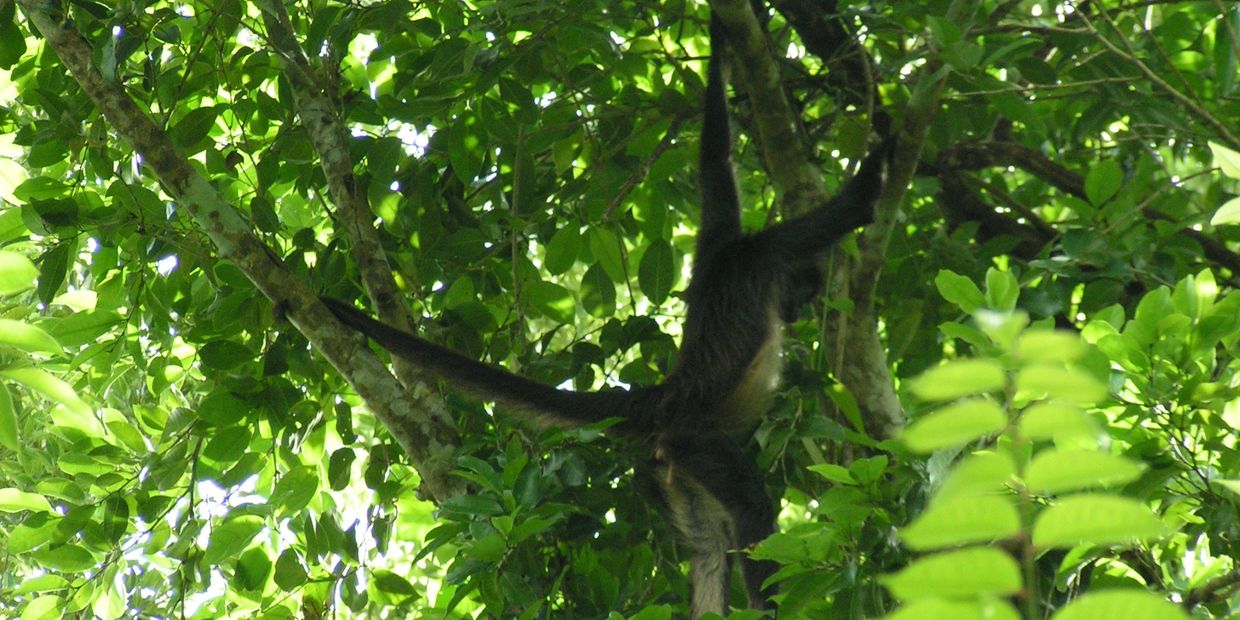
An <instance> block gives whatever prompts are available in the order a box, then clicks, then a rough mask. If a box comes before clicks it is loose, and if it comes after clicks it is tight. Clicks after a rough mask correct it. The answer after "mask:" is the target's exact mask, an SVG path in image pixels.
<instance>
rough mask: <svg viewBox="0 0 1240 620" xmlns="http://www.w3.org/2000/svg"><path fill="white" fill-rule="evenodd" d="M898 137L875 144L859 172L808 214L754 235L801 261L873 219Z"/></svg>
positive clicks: (786, 256)
mask: <svg viewBox="0 0 1240 620" xmlns="http://www.w3.org/2000/svg"><path fill="white" fill-rule="evenodd" d="M894 143H895V140H894V139H892V138H888V139H886V140H883V142H882V143H881V144H879V145H878V146H876V147H874V150H872V151H870V154H869V155H866V158H865V160H863V161H862V162H861V169H860V170H858V171H857V175H856V176H854V177H853V178H851V179H849V180H848V183H846V184H845V185H844V187H843V188H842V189H840V191H839V192H838V193H837V194H836V195H834V196H832V197H831V198H830V199H829V200H827V202H826V203H825V204H823V205H821V206H819V207H817V208H815V209H813V210H811V211H810V212H808V213H805V214H803V215H800V216H797V217H795V218H792V219H790V220H784V221H782V222H780V223H779V224H776V225H775V226H771V227H769V228H767V229H765V230H763V231H762V232H760V233H758V234H757V235H755V237H757V238H758V239H761V240H762V242H763V243H768V244H770V245H771V247H773V248H775V250H776V251H777V252H779V253H780V254H781V255H782V256H783V257H784V258H785V259H786V260H789V261H792V262H800V261H806V260H812V259H814V258H815V257H818V256H821V255H822V253H823V252H825V251H826V250H827V249H828V248H830V247H831V246H832V245H833V244H834V243H835V242H836V241H839V240H840V238H841V237H843V236H844V235H846V234H848V233H849V232H852V231H853V230H855V229H857V228H859V227H861V226H865V225H866V224H869V223H870V222H873V221H874V204H875V203H876V202H877V201H878V196H879V194H880V193H882V191H883V183H884V182H885V181H886V178H887V166H888V164H889V163H890V159H891V152H892V149H893V147H894Z"/></svg>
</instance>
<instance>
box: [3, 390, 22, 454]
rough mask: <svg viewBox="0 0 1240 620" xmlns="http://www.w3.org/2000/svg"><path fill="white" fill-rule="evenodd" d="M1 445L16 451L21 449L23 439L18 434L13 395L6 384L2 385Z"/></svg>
mask: <svg viewBox="0 0 1240 620" xmlns="http://www.w3.org/2000/svg"><path fill="white" fill-rule="evenodd" d="M0 446H4V447H6V448H8V449H10V450H12V451H14V452H18V451H20V450H21V440H20V438H19V437H18V436H17V410H16V408H14V407H13V395H12V394H11V393H10V392H9V388H7V387H5V386H4V385H0Z"/></svg>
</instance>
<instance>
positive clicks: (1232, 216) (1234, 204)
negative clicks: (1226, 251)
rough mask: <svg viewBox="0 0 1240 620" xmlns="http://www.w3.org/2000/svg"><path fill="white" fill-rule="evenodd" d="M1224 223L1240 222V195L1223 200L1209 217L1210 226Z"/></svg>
mask: <svg viewBox="0 0 1240 620" xmlns="http://www.w3.org/2000/svg"><path fill="white" fill-rule="evenodd" d="M1226 224H1240V197H1237V198H1232V199H1231V200H1228V201H1227V202H1224V203H1223V206H1221V207H1219V208H1218V210H1217V211H1215V212H1214V215H1213V216H1212V217H1211V218H1210V225H1211V226H1223V225H1226Z"/></svg>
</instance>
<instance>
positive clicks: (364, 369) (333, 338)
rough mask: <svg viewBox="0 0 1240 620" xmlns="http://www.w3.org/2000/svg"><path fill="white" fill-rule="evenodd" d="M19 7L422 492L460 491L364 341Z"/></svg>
mask: <svg viewBox="0 0 1240 620" xmlns="http://www.w3.org/2000/svg"><path fill="white" fill-rule="evenodd" d="M19 5H20V6H21V8H22V11H23V12H24V13H25V15H26V16H27V18H28V19H29V21H30V23H31V25H32V26H33V29H34V30H37V31H38V32H39V33H40V34H41V35H42V36H43V38H44V40H45V41H46V43H47V45H48V47H49V48H50V49H51V51H52V52H53V53H54V54H55V55H56V56H57V57H58V58H59V59H60V61H61V63H63V64H64V66H65V67H66V68H67V69H68V70H69V72H70V74H72V76H73V78H74V79H75V80H76V81H77V82H78V84H79V85H80V86H81V87H82V90H83V91H84V92H85V93H86V94H87V96H89V97H90V99H91V100H92V101H93V102H94V104H95V106H96V107H97V108H98V109H99V111H100V112H101V113H102V114H103V116H104V118H106V119H107V121H108V123H110V124H111V125H112V127H113V128H114V129H115V130H116V131H117V133H118V134H119V135H120V136H121V137H122V138H123V139H124V140H125V142H126V143H128V144H129V146H130V147H131V148H133V149H134V150H135V151H136V152H137V153H139V154H140V155H141V156H142V160H143V163H144V165H145V167H146V168H147V169H149V170H151V171H153V172H154V173H155V176H156V177H157V178H158V179H159V181H160V183H161V184H163V187H164V188H165V190H166V191H167V192H168V193H169V194H170V195H171V196H172V197H173V198H174V199H176V201H177V202H178V204H180V205H181V206H182V207H183V208H185V210H186V211H187V212H189V213H190V214H191V216H192V217H193V218H194V220H195V222H197V224H198V226H200V227H201V228H202V229H203V231H204V232H205V233H206V234H207V236H208V237H209V238H210V239H211V241H212V242H213V243H214V244H215V246H216V248H217V249H218V251H219V255H220V257H221V258H224V259H227V260H229V261H230V262H232V263H233V264H234V265H236V266H237V267H238V268H239V269H241V271H242V272H244V273H245V275H246V276H247V277H248V278H249V280H250V281H251V282H253V283H254V285H255V286H256V287H257V288H258V289H259V290H260V291H262V293H263V294H264V295H266V296H267V297H268V298H269V299H271V300H272V301H273V302H276V303H279V304H283V305H285V306H286V307H287V315H288V317H289V319H290V320H291V321H292V322H293V323H294V325H296V326H297V327H298V329H300V330H301V332H302V333H303V334H305V335H306V337H307V338H308V339H309V340H310V342H311V343H312V344H313V345H314V346H315V348H317V349H318V350H319V351H320V352H321V353H322V354H323V356H324V357H325V358H326V359H327V360H328V361H329V362H330V363H331V364H332V365H333V366H335V367H336V368H337V369H338V370H339V371H340V372H341V374H342V375H344V376H345V377H346V378H348V379H349V380H350V381H351V382H352V384H353V386H354V388H355V389H356V390H357V392H358V394H360V395H361V396H362V397H363V398H364V399H366V402H368V403H371V404H372V408H373V410H374V413H375V415H376V416H377V417H378V418H379V420H380V421H381V422H382V423H383V424H384V425H385V426H386V427H387V428H388V429H389V431H390V432H391V433H392V435H393V437H395V438H396V440H397V441H398V442H399V443H400V444H401V447H402V448H404V450H405V451H406V452H407V453H408V455H409V457H410V460H411V461H412V462H413V463H414V465H415V467H417V468H418V471H419V472H420V473H421V475H422V481H423V489H422V490H423V492H424V493H426V494H428V495H429V496H432V497H437V498H442V497H448V496H450V495H451V492H452V491H451V490H452V489H453V488H454V487H455V486H457V483H456V482H455V481H454V480H453V478H452V477H451V476H450V474H449V471H448V470H447V469H446V468H445V466H444V465H445V464H444V461H443V460H442V459H441V458H437V455H439V454H440V453H441V452H442V451H443V448H444V447H443V446H441V445H439V444H437V443H436V441H435V439H434V438H435V437H437V436H438V433H439V431H438V422H437V421H436V420H434V419H432V418H430V417H428V416H427V415H426V414H425V411H424V410H423V409H422V408H421V407H420V406H419V404H418V403H417V402H416V401H415V400H414V399H412V398H410V397H409V395H408V394H407V393H406V391H405V389H404V388H403V387H402V386H401V385H400V384H399V383H398V382H397V381H396V380H395V379H393V378H392V376H391V374H390V373H388V371H387V369H386V368H385V367H384V366H383V364H382V363H381V362H380V361H379V359H378V358H377V357H375V356H374V354H372V353H371V352H370V350H369V349H368V348H367V347H365V346H364V345H363V344H362V342H361V340H360V339H359V338H357V337H356V335H354V334H353V333H352V332H351V331H350V330H346V329H345V328H344V327H343V326H341V325H340V324H339V323H338V322H337V321H336V320H335V318H334V317H333V316H332V314H331V313H330V312H328V310H327V308H325V307H324V306H323V305H322V304H320V303H319V302H318V299H317V297H316V296H315V294H314V293H313V292H311V291H310V290H309V289H308V288H307V287H306V286H305V284H304V283H303V282H302V281H300V280H299V279H298V278H296V277H295V276H294V275H293V274H292V272H290V271H289V270H288V269H287V268H286V267H285V266H284V264H283V263H282V262H281V261H280V260H279V259H278V258H276V256H275V254H274V252H272V250H271V249H270V248H268V247H267V246H266V245H264V244H263V243H262V241H260V240H259V239H258V238H257V237H256V236H255V235H254V233H253V231H252V230H251V228H250V226H249V224H248V223H247V222H246V221H245V220H244V219H243V218H242V217H241V215H240V214H239V213H238V212H237V210H236V209H235V208H234V207H233V206H232V205H230V204H228V203H227V202H225V201H224V200H223V198H222V197H221V196H220V195H219V193H218V192H216V190H215V188H214V187H213V186H212V185H211V183H210V181H209V180H208V179H207V178H206V177H204V176H203V175H202V174H201V173H200V172H199V171H198V169H196V168H194V167H193V166H191V165H190V163H189V160H188V159H186V158H185V157H184V156H182V155H181V154H180V153H179V152H178V151H177V149H176V147H175V146H173V144H172V141H171V140H170V139H169V137H168V135H167V134H166V133H165V132H164V131H163V130H162V129H161V128H160V127H158V126H157V125H156V124H155V123H153V122H152V121H151V119H150V118H149V117H148V116H147V115H146V114H145V113H144V112H143V111H142V110H141V109H140V108H139V107H138V106H137V104H135V103H134V101H133V100H132V99H130V97H129V95H128V94H127V93H126V92H125V90H124V88H123V87H122V86H121V85H120V84H118V83H115V82H110V81H107V80H105V79H104V78H103V76H102V74H101V73H100V72H99V71H98V69H97V68H96V67H95V65H94V61H93V57H94V51H93V50H92V49H91V47H90V45H89V44H88V43H87V41H86V40H85V39H84V38H83V37H82V36H81V34H80V33H78V32H77V30H76V29H74V28H73V26H72V24H70V23H69V22H67V21H65V20H63V19H62V18H61V17H59V16H54V15H51V14H49V13H47V12H46V11H47V10H48V9H49V8H53V7H54V5H52V4H48V3H43V2H39V1H38V0H21V2H20V3H19Z"/></svg>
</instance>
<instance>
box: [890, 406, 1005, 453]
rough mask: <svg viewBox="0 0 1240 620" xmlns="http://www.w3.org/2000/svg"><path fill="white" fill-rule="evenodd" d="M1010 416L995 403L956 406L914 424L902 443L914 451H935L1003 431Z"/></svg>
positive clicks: (943, 409) (907, 430)
mask: <svg viewBox="0 0 1240 620" xmlns="http://www.w3.org/2000/svg"><path fill="white" fill-rule="evenodd" d="M1006 425H1007V416H1006V415H1004V413H1003V409H1001V408H999V405H998V404H996V403H995V402H994V401H992V400H988V399H985V398H974V399H970V400H965V401H961V402H958V403H953V404H950V405H947V406H946V407H943V408H941V409H939V410H937V411H934V412H932V413H930V414H928V415H926V416H925V417H923V418H920V419H918V420H916V421H914V422H913V423H912V424H911V425H909V427H908V428H907V429H905V430H904V433H903V434H902V435H900V440H901V441H903V442H904V444H905V445H907V446H908V447H909V449H910V450H913V451H914V452H932V451H934V450H939V449H942V448H947V447H950V446H956V445H960V444H962V443H966V442H969V441H972V440H974V439H977V438H979V437H984V436H986V435H989V434H991V433H997V432H999V431H1001V430H1003V427H1004V426H1006Z"/></svg>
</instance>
